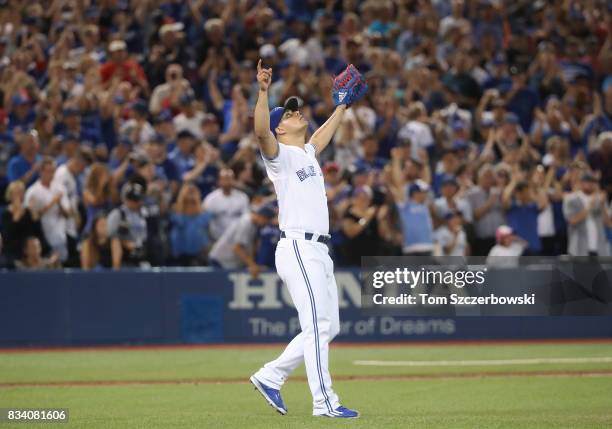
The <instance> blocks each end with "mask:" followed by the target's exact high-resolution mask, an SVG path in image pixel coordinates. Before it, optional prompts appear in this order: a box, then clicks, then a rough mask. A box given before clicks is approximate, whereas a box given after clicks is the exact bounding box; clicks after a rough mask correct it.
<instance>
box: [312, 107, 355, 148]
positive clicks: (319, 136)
mask: <svg viewBox="0 0 612 429" xmlns="http://www.w3.org/2000/svg"><path fill="white" fill-rule="evenodd" d="M346 109H347V106H346V104H340V105H338V106H336V108H335V109H334V113H332V115H331V116H330V117H329V118H328V119H327V121H325V123H324V124H323V125H321V126H320V127H319V129H318V130H317V131H315V133H314V134H313V135H312V137H311V138H310V143H311V144H313V145H315V147H316V148H317V155H318V154H319V153H321V152H322V151H323V149H325V148H326V147H327V145H328V144H329V142H330V141H331V139H332V137H333V136H334V134H336V130H337V129H338V127H339V126H340V121H342V116H344V112H345V111H346Z"/></svg>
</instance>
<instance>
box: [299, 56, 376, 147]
mask: <svg viewBox="0 0 612 429" xmlns="http://www.w3.org/2000/svg"><path fill="white" fill-rule="evenodd" d="M367 90H368V84H367V83H366V82H365V79H364V78H363V76H362V75H361V73H359V71H358V70H357V69H356V68H355V66H354V65H352V64H349V66H348V67H347V68H346V69H345V70H344V71H343V72H342V73H340V74H339V75H338V76H336V78H335V79H334V84H333V86H332V97H333V99H334V104H335V105H336V109H335V110H334V113H332V115H331V116H330V117H329V119H328V120H327V121H325V123H324V124H323V125H321V127H320V128H319V129H318V130H317V131H316V132H315V133H314V134H313V135H312V137H311V138H310V143H311V144H313V145H314V146H315V147H316V148H317V154H319V153H321V151H323V149H325V148H326V147H327V145H328V144H329V142H330V141H331V139H332V137H333V136H334V134H335V133H336V130H337V129H338V127H339V126H340V121H342V116H343V115H344V112H345V111H346V109H347V108H348V106H350V105H351V104H352V103H355V102H356V101H358V100H359V99H360V98H362V97H363V96H364V95H365V93H366V92H367Z"/></svg>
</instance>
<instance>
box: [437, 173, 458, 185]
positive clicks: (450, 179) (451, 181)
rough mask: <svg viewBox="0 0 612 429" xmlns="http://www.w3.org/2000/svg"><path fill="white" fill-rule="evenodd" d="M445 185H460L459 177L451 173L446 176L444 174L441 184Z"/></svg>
mask: <svg viewBox="0 0 612 429" xmlns="http://www.w3.org/2000/svg"><path fill="white" fill-rule="evenodd" d="M445 185H454V186H459V183H457V179H456V178H455V176H453V175H451V174H445V175H444V176H442V180H441V181H440V186H445Z"/></svg>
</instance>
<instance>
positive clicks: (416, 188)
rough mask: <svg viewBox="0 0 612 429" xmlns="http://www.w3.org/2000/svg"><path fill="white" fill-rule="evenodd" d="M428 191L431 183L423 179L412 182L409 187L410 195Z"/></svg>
mask: <svg viewBox="0 0 612 429" xmlns="http://www.w3.org/2000/svg"><path fill="white" fill-rule="evenodd" d="M428 191H429V185H428V184H427V183H426V182H424V181H422V180H417V181H415V182H414V183H411V184H410V186H409V187H408V195H412V194H414V193H415V192H428Z"/></svg>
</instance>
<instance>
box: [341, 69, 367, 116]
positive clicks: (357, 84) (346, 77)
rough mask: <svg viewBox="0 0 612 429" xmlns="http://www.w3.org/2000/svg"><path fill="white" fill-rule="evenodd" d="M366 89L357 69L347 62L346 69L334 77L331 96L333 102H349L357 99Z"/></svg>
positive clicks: (347, 103) (348, 103)
mask: <svg viewBox="0 0 612 429" xmlns="http://www.w3.org/2000/svg"><path fill="white" fill-rule="evenodd" d="M367 91H368V84H367V82H366V80H365V78H364V77H363V75H362V74H361V73H359V70H357V68H356V67H355V66H354V65H352V64H349V65H348V66H347V67H346V69H344V71H343V72H342V73H340V74H339V75H338V76H336V77H335V78H334V84H333V85H332V97H333V98H334V104H335V105H336V106H339V105H340V104H346V105H347V106H350V105H351V104H353V103H355V102H356V101H359V100H360V99H361V98H362V97H363V96H364V95H365V93H366V92H367Z"/></svg>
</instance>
